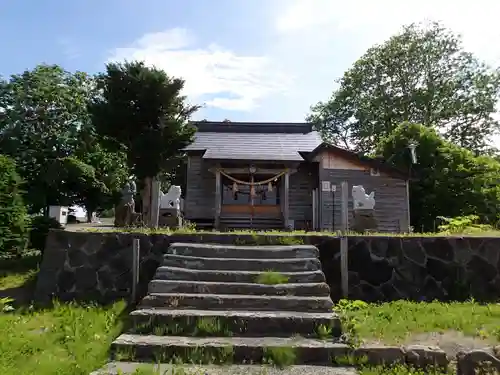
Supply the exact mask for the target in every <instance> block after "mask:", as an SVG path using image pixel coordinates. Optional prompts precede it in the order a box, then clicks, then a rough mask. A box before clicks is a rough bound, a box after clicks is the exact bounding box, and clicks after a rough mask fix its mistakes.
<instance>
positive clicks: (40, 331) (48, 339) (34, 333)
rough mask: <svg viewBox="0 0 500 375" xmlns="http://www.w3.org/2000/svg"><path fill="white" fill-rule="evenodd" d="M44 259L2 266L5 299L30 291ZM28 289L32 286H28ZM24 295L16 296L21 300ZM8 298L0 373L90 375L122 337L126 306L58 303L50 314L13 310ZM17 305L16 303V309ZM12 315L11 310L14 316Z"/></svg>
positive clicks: (2, 315) (0, 317) (1, 319)
mask: <svg viewBox="0 0 500 375" xmlns="http://www.w3.org/2000/svg"><path fill="white" fill-rule="evenodd" d="M38 262H39V255H34V256H31V257H24V258H21V259H7V260H6V259H2V260H1V261H0V294H1V295H10V292H11V291H12V290H13V289H26V290H25V291H24V293H25V294H26V293H29V292H30V290H29V289H30V284H32V281H33V280H34V277H35V275H36V272H37V268H38V267H37V265H38ZM27 284H28V285H27ZM18 294H19V291H17V292H16V293H14V294H13V296H14V298H16V297H17V295H18ZM29 297H30V295H27V296H26V300H27V301H29ZM9 300H11V298H7V297H4V298H3V302H4V303H3V304H2V303H0V306H1V305H4V306H1V307H5V305H7V307H8V308H4V309H3V312H2V311H0V332H1V335H2V338H1V340H0V374H2V375H11V374H12V375H31V374H39V375H57V374H60V375H66V374H72V375H79V374H81V375H88V374H89V373H90V372H92V371H93V370H95V369H97V368H99V367H101V366H102V365H104V364H105V363H106V362H107V359H108V349H109V346H110V344H111V341H112V340H113V339H114V338H115V337H116V336H117V335H118V334H119V333H120V332H121V330H122V320H121V316H122V314H123V313H124V312H125V308H126V304H125V303H124V302H118V303H115V304H114V305H112V306H109V307H98V306H79V305H77V304H71V303H70V304H62V303H57V302H56V303H54V306H52V307H51V308H46V309H36V308H34V307H33V306H29V305H27V306H26V305H24V306H21V307H19V308H16V309H13V308H12V307H11V304H10V302H9ZM16 302H18V301H17V300H14V301H13V302H12V303H13V304H14V306H15V305H16ZM11 310H12V311H11Z"/></svg>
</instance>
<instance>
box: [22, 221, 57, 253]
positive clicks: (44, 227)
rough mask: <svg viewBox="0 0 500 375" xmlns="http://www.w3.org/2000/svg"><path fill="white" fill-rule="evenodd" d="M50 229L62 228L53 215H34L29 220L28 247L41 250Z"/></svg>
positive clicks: (43, 247)
mask: <svg viewBox="0 0 500 375" xmlns="http://www.w3.org/2000/svg"><path fill="white" fill-rule="evenodd" d="M50 229H62V226H61V224H59V222H58V221H57V220H56V219H54V218H53V217H45V216H35V217H34V218H33V219H32V220H31V232H30V247H31V248H32V249H37V250H40V251H42V252H43V250H44V249H45V241H46V239H47V235H48V234H49V230H50Z"/></svg>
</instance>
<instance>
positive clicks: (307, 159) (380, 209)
mask: <svg viewBox="0 0 500 375" xmlns="http://www.w3.org/2000/svg"><path fill="white" fill-rule="evenodd" d="M193 125H194V126H196V128H197V132H196V135H195V140H194V142H193V143H192V144H191V145H189V146H188V147H187V148H186V149H185V151H186V153H187V156H188V158H187V176H186V186H185V196H184V216H185V218H186V219H187V220H189V221H191V222H193V223H196V224H197V225H198V226H200V227H211V228H216V229H219V230H229V229H236V228H249V229H251V228H253V229H285V228H286V229H305V230H314V231H321V230H328V231H332V230H339V229H340V216H341V191H340V189H341V183H342V182H343V181H346V182H347V183H348V189H349V217H350V220H352V216H353V215H352V213H353V212H352V211H353V207H352V196H351V191H350V189H351V188H352V186H355V185H362V186H363V187H364V188H365V191H366V193H367V194H370V193H371V192H374V199H375V202H376V204H375V206H374V209H373V214H374V217H375V219H376V222H377V231H378V232H406V231H408V229H409V226H410V222H409V216H410V215H409V198H408V196H409V193H408V179H409V178H408V173H404V172H402V171H399V170H396V169H394V168H392V167H390V166H388V165H386V164H384V163H383V162H381V161H380V160H374V159H369V158H365V157H362V156H359V155H358V154H356V153H354V152H351V151H348V150H345V149H342V148H339V147H335V146H332V145H329V144H326V143H324V142H323V141H322V140H321V137H320V135H319V134H318V132H316V131H313V129H312V125H311V124H308V123H246V122H229V121H224V122H210V121H199V122H193Z"/></svg>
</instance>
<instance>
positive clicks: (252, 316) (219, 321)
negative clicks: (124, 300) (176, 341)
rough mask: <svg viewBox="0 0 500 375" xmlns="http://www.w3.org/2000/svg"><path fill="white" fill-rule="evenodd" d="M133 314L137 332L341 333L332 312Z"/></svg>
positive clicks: (155, 311)
mask: <svg viewBox="0 0 500 375" xmlns="http://www.w3.org/2000/svg"><path fill="white" fill-rule="evenodd" d="M130 316H131V317H132V329H131V333H136V334H155V335H179V336H250V337H258V336H274V337H289V336H293V335H300V336H303V337H311V336H312V337H318V336H319V334H321V337H323V335H324V333H325V329H326V330H327V331H326V332H327V335H328V336H329V337H339V336H340V335H341V325H340V319H339V317H338V315H337V314H335V313H332V312H327V313H307V312H296V311H235V310H223V311H213V310H167V309H141V310H135V311H133V312H132V313H131V314H130ZM208 331H210V332H208Z"/></svg>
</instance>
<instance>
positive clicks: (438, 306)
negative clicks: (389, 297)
mask: <svg viewBox="0 0 500 375" xmlns="http://www.w3.org/2000/svg"><path fill="white" fill-rule="evenodd" d="M336 309H337V311H338V312H340V313H341V314H342V316H344V320H345V322H344V324H345V325H346V328H347V329H349V330H350V331H351V333H352V334H354V335H356V336H357V337H358V338H360V339H362V340H364V341H367V342H383V343H387V344H396V343H412V342H416V341H418V340H419V338H420V340H423V338H424V337H425V336H426V335H425V334H429V333H433V334H436V335H435V336H440V335H441V336H442V335H446V334H448V335H453V337H454V339H455V340H460V337H461V338H462V339H463V340H464V341H466V340H469V341H470V339H475V340H482V341H484V343H485V344H495V343H498V342H500V323H499V322H500V304H499V303H492V304H479V303H477V302H474V301H470V302H461V303H460V302H454V303H441V302H421V303H415V302H408V301H397V302H391V303H382V304H367V303H364V302H361V301H349V302H348V301H340V302H339V304H338V305H337V308H336Z"/></svg>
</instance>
